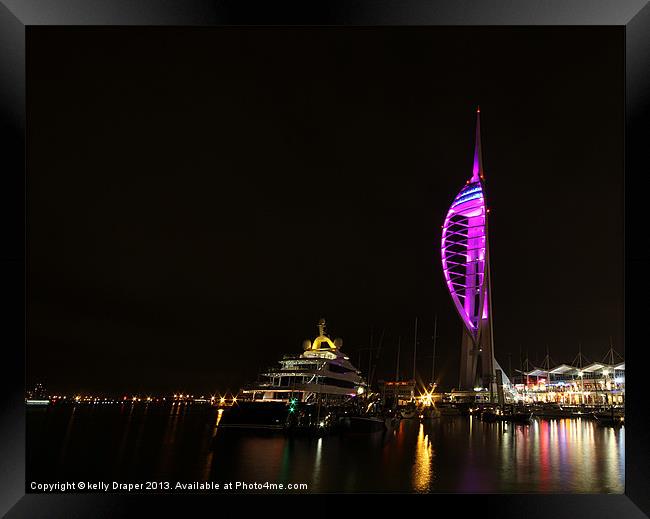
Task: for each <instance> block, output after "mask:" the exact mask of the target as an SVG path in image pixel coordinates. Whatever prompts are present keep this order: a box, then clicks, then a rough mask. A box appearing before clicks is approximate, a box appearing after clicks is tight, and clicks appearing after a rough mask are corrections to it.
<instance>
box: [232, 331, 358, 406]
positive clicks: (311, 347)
mask: <svg viewBox="0 0 650 519" xmlns="http://www.w3.org/2000/svg"><path fill="white" fill-rule="evenodd" d="M342 344H343V341H342V340H341V339H339V338H337V339H335V340H334V341H332V340H331V339H330V338H329V337H328V336H327V333H326V331H325V319H321V320H320V321H319V323H318V337H316V338H315V339H314V340H313V341H309V340H306V341H304V343H303V349H304V351H303V352H302V353H301V354H299V355H285V356H284V357H283V359H282V360H280V361H279V364H280V367H279V368H270V369H267V370H265V371H264V372H262V373H260V377H261V379H262V381H261V382H258V383H257V384H255V385H253V386H250V387H245V388H242V390H241V392H240V397H242V398H243V399H245V400H250V401H256V402H258V401H266V402H302V403H315V402H319V403H321V404H337V403H342V402H344V401H346V400H349V399H350V398H353V397H356V396H358V395H361V394H363V393H365V391H366V389H367V384H366V381H365V380H364V379H363V377H361V374H360V371H359V370H358V369H357V368H356V367H354V366H353V365H352V363H351V362H350V358H349V357H347V356H346V355H345V354H344V353H343V352H342V351H341V346H342Z"/></svg>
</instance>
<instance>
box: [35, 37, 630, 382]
mask: <svg viewBox="0 0 650 519" xmlns="http://www.w3.org/2000/svg"><path fill="white" fill-rule="evenodd" d="M623 43H624V33H623V29H622V28H586V27H583V28H570V27H567V28H543V27H539V28H531V29H524V28H512V29H503V28H484V29H476V28H456V29H451V28H383V29H376V28H365V29H363V28H361V29H359V28H346V29H341V28H339V29H334V28H319V29H295V28H294V29H290V28H289V29H277V28H276V29H271V28H263V29H262V28H257V29H252V28H251V29H233V28H228V29H219V28H215V29H207V28H202V29H187V28H184V29H169V28H165V29H163V28H149V29H141V28H140V29H126V28H124V29H117V28H110V29H88V28H74V29H70V28H68V29H65V28H34V27H31V28H29V31H28V71H27V73H28V76H27V77H28V91H27V92H28V143H29V144H28V157H27V164H28V170H27V267H28V271H27V274H28V277H27V380H28V384H33V383H35V382H38V381H40V382H43V383H44V384H45V385H46V387H48V388H50V389H52V390H56V391H100V392H113V393H122V392H127V391H155V392H160V391H193V392H197V393H198V392H204V391H205V392H208V391H220V392H223V391H226V390H229V391H236V390H237V389H238V388H239V387H240V385H242V384H243V383H246V382H248V381H252V380H255V378H256V374H257V372H258V371H259V369H260V368H263V367H265V366H269V365H273V364H275V362H276V361H277V360H278V358H279V357H280V356H281V355H282V354H288V353H299V352H300V351H301V343H302V341H303V340H304V339H305V338H311V339H313V338H314V337H315V336H316V332H317V330H316V323H317V321H318V319H319V318H320V317H325V318H326V319H327V322H328V331H329V333H330V335H331V336H332V337H339V336H340V337H342V338H343V350H344V351H346V352H348V354H349V355H350V357H351V358H352V360H353V362H354V363H355V364H357V363H358V359H359V355H360V354H361V359H362V361H361V365H360V366H359V367H360V368H361V369H362V370H363V371H364V373H366V372H367V370H368V351H367V348H368V346H369V342H370V336H371V334H372V336H373V345H374V348H375V353H374V356H375V359H376V358H377V357H378V361H377V368H376V376H375V380H376V379H377V378H391V377H393V376H394V373H395V358H396V347H397V340H398V336H401V337H402V350H401V351H402V357H401V368H402V369H401V375H402V376H403V377H405V376H410V375H411V371H412V365H413V364H412V363H413V358H412V354H413V325H414V319H415V316H416V315H417V316H418V318H419V342H418V354H419V355H418V378H419V379H421V380H422V381H423V382H428V381H429V380H430V377H431V361H432V335H433V320H434V315H435V314H436V313H437V315H438V331H439V337H438V343H437V344H438V346H437V354H436V378H437V379H438V381H439V382H440V383H441V384H442V385H443V387H445V388H446V389H450V388H451V387H452V386H454V385H456V384H457V381H458V350H459V345H460V337H461V326H462V325H461V321H460V319H459V318H458V316H457V315H456V313H455V309H454V307H453V303H452V301H451V298H450V296H449V294H448V293H447V289H446V287H445V285H444V279H443V276H442V272H441V265H440V252H439V244H440V227H441V225H442V222H443V219H444V216H445V213H446V210H447V208H448V207H449V205H450V203H451V201H452V200H453V198H454V196H455V195H456V193H457V192H458V191H459V190H460V188H461V187H462V186H463V184H464V183H465V181H466V180H467V179H468V178H469V176H470V175H471V165H472V151H473V146H474V123H475V110H476V105H477V104H480V106H481V126H482V133H483V153H484V157H483V158H484V168H485V175H486V180H487V189H488V205H489V207H490V208H491V213H490V233H491V234H490V251H491V259H492V282H493V297H494V301H493V307H494V333H495V349H496V357H497V359H498V360H499V362H500V363H501V365H502V366H503V367H504V368H505V369H506V370H507V369H508V354H509V353H510V354H512V357H511V358H512V367H513V369H514V368H518V367H519V351H520V348H522V350H523V352H524V356H525V354H526V351H528V354H529V357H530V359H531V361H534V360H537V364H540V363H541V361H542V359H543V357H544V355H545V347H546V345H548V346H549V348H550V352H551V357H552V358H553V360H554V361H555V362H557V363H560V362H567V363H570V362H571V361H572V360H573V358H574V357H575V355H576V352H577V349H578V343H581V344H582V350H583V353H584V354H585V356H586V357H587V358H588V359H589V360H592V361H598V360H601V359H602V357H603V356H604V355H605V353H606V351H607V349H608V343H609V337H610V336H611V337H612V339H613V341H614V345H615V347H616V349H617V350H618V351H619V352H621V353H622V352H623V93H624V84H623V67H624V61H623V50H624V47H623ZM382 334H383V340H382V341H381V343H380V338H381V337H382ZM360 350H362V351H360Z"/></svg>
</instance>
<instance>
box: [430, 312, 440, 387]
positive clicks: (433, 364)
mask: <svg viewBox="0 0 650 519" xmlns="http://www.w3.org/2000/svg"><path fill="white" fill-rule="evenodd" d="M437 337H438V314H436V316H435V318H434V320H433V360H432V361H431V387H433V385H434V384H435V382H436V338H437Z"/></svg>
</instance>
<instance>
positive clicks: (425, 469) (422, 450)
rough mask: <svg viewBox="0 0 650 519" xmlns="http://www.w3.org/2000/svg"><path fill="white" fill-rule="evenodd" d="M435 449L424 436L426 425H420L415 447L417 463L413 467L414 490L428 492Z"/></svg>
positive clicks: (425, 435) (426, 436) (427, 437)
mask: <svg viewBox="0 0 650 519" xmlns="http://www.w3.org/2000/svg"><path fill="white" fill-rule="evenodd" d="M432 458H433V448H432V447H431V444H430V443H429V436H428V435H427V434H424V424H420V429H419V431H418V439H417V443H416V445H415V463H414V465H413V490H415V491H416V492H426V491H428V490H429V484H430V483H431V472H432V470H433V467H432V463H431V460H432Z"/></svg>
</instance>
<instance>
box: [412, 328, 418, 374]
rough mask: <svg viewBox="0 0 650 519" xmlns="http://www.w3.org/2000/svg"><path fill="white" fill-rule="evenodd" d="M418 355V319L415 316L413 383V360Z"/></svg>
mask: <svg viewBox="0 0 650 519" xmlns="http://www.w3.org/2000/svg"><path fill="white" fill-rule="evenodd" d="M417 353H418V318H417V316H415V333H414V335H413V380H414V381H415V380H416V378H415V360H416V358H417Z"/></svg>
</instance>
